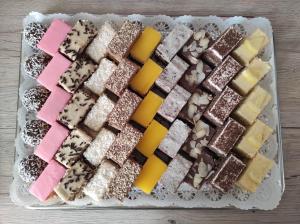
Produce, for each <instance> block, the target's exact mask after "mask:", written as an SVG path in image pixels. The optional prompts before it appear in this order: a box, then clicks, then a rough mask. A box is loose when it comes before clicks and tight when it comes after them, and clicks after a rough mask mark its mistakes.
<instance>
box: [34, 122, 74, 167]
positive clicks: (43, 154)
mask: <svg viewBox="0 0 300 224" xmlns="http://www.w3.org/2000/svg"><path fill="white" fill-rule="evenodd" d="M68 135H69V131H68V129H66V128H65V127H63V126H62V125H60V124H58V123H57V122H55V123H53V124H52V126H51V128H50V129H49V131H48V132H47V134H46V135H45V137H44V138H43V139H42V141H41V143H40V144H39V145H38V146H37V148H36V149H35V151H34V154H35V155H36V156H38V157H40V158H41V159H43V160H44V161H46V162H49V161H50V160H51V159H52V158H53V156H54V155H55V153H56V152H57V150H58V149H59V147H60V146H61V144H62V143H63V141H64V140H65V139H66V138H67V137H68Z"/></svg>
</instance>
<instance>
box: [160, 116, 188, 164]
mask: <svg viewBox="0 0 300 224" xmlns="http://www.w3.org/2000/svg"><path fill="white" fill-rule="evenodd" d="M190 132H191V129H190V128H189V126H187V125H186V124H185V123H183V122H182V121H180V120H175V121H174V123H173V124H172V126H171V127H170V129H169V131H168V134H167V135H166V137H165V138H164V140H163V141H162V142H161V143H160V144H159V146H158V148H159V149H160V150H161V151H162V152H164V153H165V154H167V155H168V156H170V157H171V158H174V157H175V156H176V154H177V152H178V150H179V149H180V147H181V146H182V144H183V143H184V142H185V140H186V139H187V137H188V136H189V134H190Z"/></svg>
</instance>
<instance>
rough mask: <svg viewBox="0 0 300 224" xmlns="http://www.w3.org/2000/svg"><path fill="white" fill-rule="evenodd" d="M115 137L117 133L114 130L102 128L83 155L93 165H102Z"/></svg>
mask: <svg viewBox="0 0 300 224" xmlns="http://www.w3.org/2000/svg"><path fill="white" fill-rule="evenodd" d="M115 138H116V135H115V134H114V133H113V132H111V131H110V130H108V129H106V128H102V129H101V130H100V132H99V133H98V134H97V136H96V138H95V139H94V140H93V141H92V143H91V144H90V146H89V147H88V148H87V149H86V150H85V152H84V153H83V156H84V157H85V158H86V159H87V161H89V163H90V164H92V165H93V166H98V165H100V163H101V161H102V160H103V158H104V156H105V154H106V152H107V150H108V149H109V148H110V146H111V145H112V143H113V142H114V140H115Z"/></svg>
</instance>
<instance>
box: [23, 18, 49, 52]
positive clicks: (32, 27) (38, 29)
mask: <svg viewBox="0 0 300 224" xmlns="http://www.w3.org/2000/svg"><path fill="white" fill-rule="evenodd" d="M46 31H47V28H46V27H45V26H44V25H42V24H40V23H29V24H28V25H27V26H26V27H25V29H24V38H25V41H26V42H27V43H28V45H29V46H31V47H33V48H37V44H38V43H39V41H40V40H41V39H42V37H43V36H44V34H45V32H46Z"/></svg>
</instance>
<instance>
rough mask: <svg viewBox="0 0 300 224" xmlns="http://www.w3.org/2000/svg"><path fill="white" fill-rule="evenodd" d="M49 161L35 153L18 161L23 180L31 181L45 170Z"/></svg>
mask: <svg viewBox="0 0 300 224" xmlns="http://www.w3.org/2000/svg"><path fill="white" fill-rule="evenodd" d="M46 166H47V163H46V162H45V161H43V160H41V159H40V158H39V157H37V156H35V155H29V156H26V157H25V158H23V159H22V160H21V161H20V162H19V163H18V173H19V176H20V177H21V179H22V180H23V181H25V182H26V183H31V182H33V181H35V180H36V179H37V178H38V177H39V176H40V174H41V173H42V172H43V170H44V169H45V167H46Z"/></svg>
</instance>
